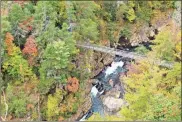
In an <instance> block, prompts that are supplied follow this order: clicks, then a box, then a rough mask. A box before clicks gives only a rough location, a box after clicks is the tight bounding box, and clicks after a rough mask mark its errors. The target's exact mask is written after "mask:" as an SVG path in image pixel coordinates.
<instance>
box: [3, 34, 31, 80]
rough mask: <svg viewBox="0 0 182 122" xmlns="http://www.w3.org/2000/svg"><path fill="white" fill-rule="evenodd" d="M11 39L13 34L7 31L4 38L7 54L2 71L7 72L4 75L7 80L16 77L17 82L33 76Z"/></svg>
mask: <svg viewBox="0 0 182 122" xmlns="http://www.w3.org/2000/svg"><path fill="white" fill-rule="evenodd" d="M13 40H14V38H13V36H12V35H11V34H10V33H7V34H6V39H5V44H6V48H5V49H6V51H7V54H6V55H5V60H4V62H3V66H2V67H3V69H4V70H3V72H7V74H6V75H7V78H8V79H9V80H14V81H15V79H17V81H18V82H24V81H26V80H30V78H31V76H33V74H32V71H31V69H30V68H29V66H28V63H27V61H26V60H25V59H24V58H23V57H22V55H21V51H20V49H19V48H18V47H16V46H15V45H14V43H13ZM11 78H13V79H11ZM27 78H28V79H27ZM6 80H7V79H6Z"/></svg>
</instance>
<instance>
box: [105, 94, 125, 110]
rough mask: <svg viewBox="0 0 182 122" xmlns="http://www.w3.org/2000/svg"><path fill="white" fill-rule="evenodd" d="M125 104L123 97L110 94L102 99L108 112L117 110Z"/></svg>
mask: <svg viewBox="0 0 182 122" xmlns="http://www.w3.org/2000/svg"><path fill="white" fill-rule="evenodd" d="M124 104H125V102H124V100H123V99H120V98H115V97H112V96H108V97H105V98H104V99H103V105H104V106H105V108H106V111H108V112H112V113H113V112H118V111H119V110H120V109H121V107H122V106H123V105H124Z"/></svg>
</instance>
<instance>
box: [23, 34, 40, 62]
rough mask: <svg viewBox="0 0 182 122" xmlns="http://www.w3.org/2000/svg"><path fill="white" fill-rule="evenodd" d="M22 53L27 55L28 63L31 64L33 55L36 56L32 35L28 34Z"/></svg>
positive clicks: (35, 46)
mask: <svg viewBox="0 0 182 122" xmlns="http://www.w3.org/2000/svg"><path fill="white" fill-rule="evenodd" d="M22 52H23V54H24V55H28V63H29V64H30V65H33V60H34V57H35V56H37V52H38V50H37V45H36V43H35V39H34V37H33V36H29V37H28V38H27V40H26V43H25V48H24V49H23V50H22Z"/></svg>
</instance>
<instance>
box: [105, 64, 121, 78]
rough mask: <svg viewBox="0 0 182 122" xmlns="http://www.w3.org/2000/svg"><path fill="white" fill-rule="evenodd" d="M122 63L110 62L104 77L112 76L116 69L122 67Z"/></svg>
mask: <svg viewBox="0 0 182 122" xmlns="http://www.w3.org/2000/svg"><path fill="white" fill-rule="evenodd" d="M123 65H124V62H122V61H120V62H112V64H111V67H108V68H107V69H106V71H105V73H106V76H105V77H107V76H108V75H110V74H112V73H113V72H114V71H115V70H116V69H117V68H118V67H123Z"/></svg>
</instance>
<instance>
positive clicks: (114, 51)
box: [76, 42, 173, 68]
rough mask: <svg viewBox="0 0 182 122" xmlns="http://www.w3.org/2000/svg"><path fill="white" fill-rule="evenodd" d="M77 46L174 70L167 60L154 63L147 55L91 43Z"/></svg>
mask: <svg viewBox="0 0 182 122" xmlns="http://www.w3.org/2000/svg"><path fill="white" fill-rule="evenodd" d="M76 45H77V46H78V47H80V48H85V49H91V50H95V51H99V52H103V53H108V54H110V55H118V56H122V57H124V58H130V59H134V60H136V61H139V60H143V59H146V60H148V61H149V62H150V63H153V64H157V65H159V66H162V67H166V68H172V67H173V63H171V62H167V61H165V60H155V61H153V62H152V59H151V58H148V57H147V56H146V55H141V54H138V53H136V52H130V51H125V50H119V49H115V48H110V47H107V46H100V45H96V44H90V43H80V42H78V43H77V44H76Z"/></svg>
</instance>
